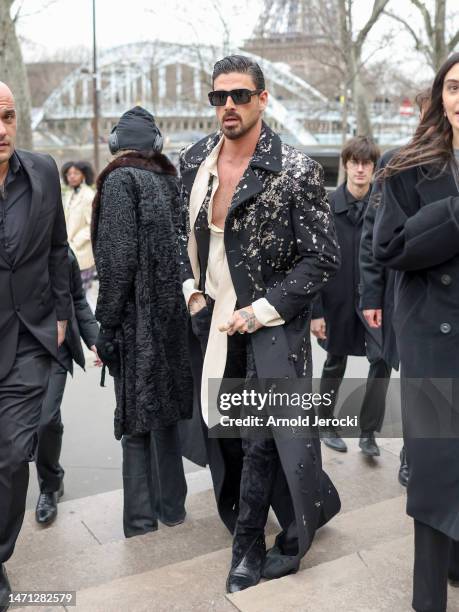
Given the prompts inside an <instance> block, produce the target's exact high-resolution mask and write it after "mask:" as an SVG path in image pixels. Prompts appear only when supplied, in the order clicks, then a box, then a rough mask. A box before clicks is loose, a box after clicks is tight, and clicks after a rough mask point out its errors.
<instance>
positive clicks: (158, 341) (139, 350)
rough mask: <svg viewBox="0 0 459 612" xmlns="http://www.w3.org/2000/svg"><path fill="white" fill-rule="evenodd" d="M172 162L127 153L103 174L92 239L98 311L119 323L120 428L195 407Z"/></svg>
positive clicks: (153, 424) (170, 420)
mask: <svg viewBox="0 0 459 612" xmlns="http://www.w3.org/2000/svg"><path fill="white" fill-rule="evenodd" d="M178 199H179V192H178V187H177V182H176V177H175V168H174V167H173V166H172V164H171V163H170V162H169V160H168V159H167V158H166V157H165V156H163V155H159V154H157V155H155V156H153V157H148V156H144V155H141V154H140V153H127V154H126V155H125V156H123V157H120V158H118V159H116V160H115V161H114V162H112V163H111V164H110V165H109V166H108V167H107V168H106V169H105V170H104V172H103V173H102V174H101V176H100V178H99V180H98V192H97V195H96V198H95V200H94V212H93V227H92V235H93V247H94V255H95V260H96V266H97V272H98V275H99V279H100V289H99V298H98V301H97V310H96V317H97V319H98V321H99V322H100V324H101V326H102V327H105V328H115V330H116V338H117V340H118V341H119V344H120V353H121V376H120V378H115V391H116V399H117V405H116V411H115V436H116V438H117V439H119V438H121V436H122V435H123V434H140V433H146V432H148V431H150V430H153V429H157V428H160V427H165V426H167V425H172V424H174V423H177V422H178V421H179V420H180V419H183V418H188V417H190V416H191V412H192V379H191V372H190V368H189V360H188V350H187V341H186V336H187V313H186V308H185V304H184V300H183V294H182V287H181V282H180V276H179V263H178V251H177V235H176V229H175V225H176V222H177V215H178V214H179V213H178Z"/></svg>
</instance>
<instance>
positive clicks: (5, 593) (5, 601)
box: [0, 563, 11, 612]
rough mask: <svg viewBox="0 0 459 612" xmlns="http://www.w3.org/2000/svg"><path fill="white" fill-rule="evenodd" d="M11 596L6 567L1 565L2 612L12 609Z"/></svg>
mask: <svg viewBox="0 0 459 612" xmlns="http://www.w3.org/2000/svg"><path fill="white" fill-rule="evenodd" d="M10 595H11V586H10V581H9V580H8V575H7V573H6V569H5V566H4V565H3V564H2V563H0V612H6V610H8V608H9V607H10V602H9V596H10Z"/></svg>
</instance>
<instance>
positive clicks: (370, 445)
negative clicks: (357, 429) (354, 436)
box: [359, 431, 380, 457]
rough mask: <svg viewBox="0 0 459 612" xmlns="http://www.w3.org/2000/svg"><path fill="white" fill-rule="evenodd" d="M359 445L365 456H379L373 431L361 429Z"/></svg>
mask: <svg viewBox="0 0 459 612" xmlns="http://www.w3.org/2000/svg"><path fill="white" fill-rule="evenodd" d="M359 446H360V449H361V451H362V453H363V454H364V455H366V456H367V457H379V455H380V452H379V446H378V445H377V444H376V440H375V434H374V432H373V431H362V435H361V436H360V441H359Z"/></svg>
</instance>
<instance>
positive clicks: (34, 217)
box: [15, 154, 43, 262]
mask: <svg viewBox="0 0 459 612" xmlns="http://www.w3.org/2000/svg"><path fill="white" fill-rule="evenodd" d="M18 156H19V159H20V161H21V164H22V165H23V167H24V169H25V171H26V173H27V175H28V177H29V180H30V186H31V190H32V197H31V201H30V211H29V216H28V219H27V225H26V227H25V228H24V231H23V233H22V237H21V241H20V243H19V248H18V251H17V253H16V257H15V262H18V261H20V259H21V257H22V256H23V255H24V253H25V251H26V249H27V245H28V244H29V242H30V240H31V238H32V235H33V232H34V230H35V227H36V223H37V221H38V218H39V213H40V208H41V204H42V200H43V190H42V187H41V180H40V176H39V174H38V173H37V171H36V170H35V167H34V163H33V161H32V160H31V159H28V158H26V157H23V156H22V154H18Z"/></svg>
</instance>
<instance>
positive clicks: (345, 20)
mask: <svg viewBox="0 0 459 612" xmlns="http://www.w3.org/2000/svg"><path fill="white" fill-rule="evenodd" d="M388 2H389V0H374V1H373V7H372V11H371V15H370V16H369V18H368V20H367V22H366V23H365V25H364V26H363V28H362V29H361V30H360V31H359V32H355V31H354V24H353V4H354V0H338V14H339V40H340V47H341V49H342V58H343V63H344V66H345V71H346V79H345V84H346V85H347V86H348V87H350V90H351V92H352V98H353V101H354V110H355V115H356V122H357V134H363V135H366V136H371V135H372V133H373V132H372V128H371V121H370V116H369V112H368V100H367V96H366V92H365V88H364V86H363V83H362V74H361V73H362V67H363V65H364V60H363V47H364V44H365V42H366V40H367V38H368V35H369V34H370V32H371V30H372V28H373V27H374V25H375V24H376V22H377V21H378V19H379V18H380V17H381V15H382V14H383V12H384V9H385V8H386V6H387V4H388ZM344 95H345V98H347V92H345V93H344Z"/></svg>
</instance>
